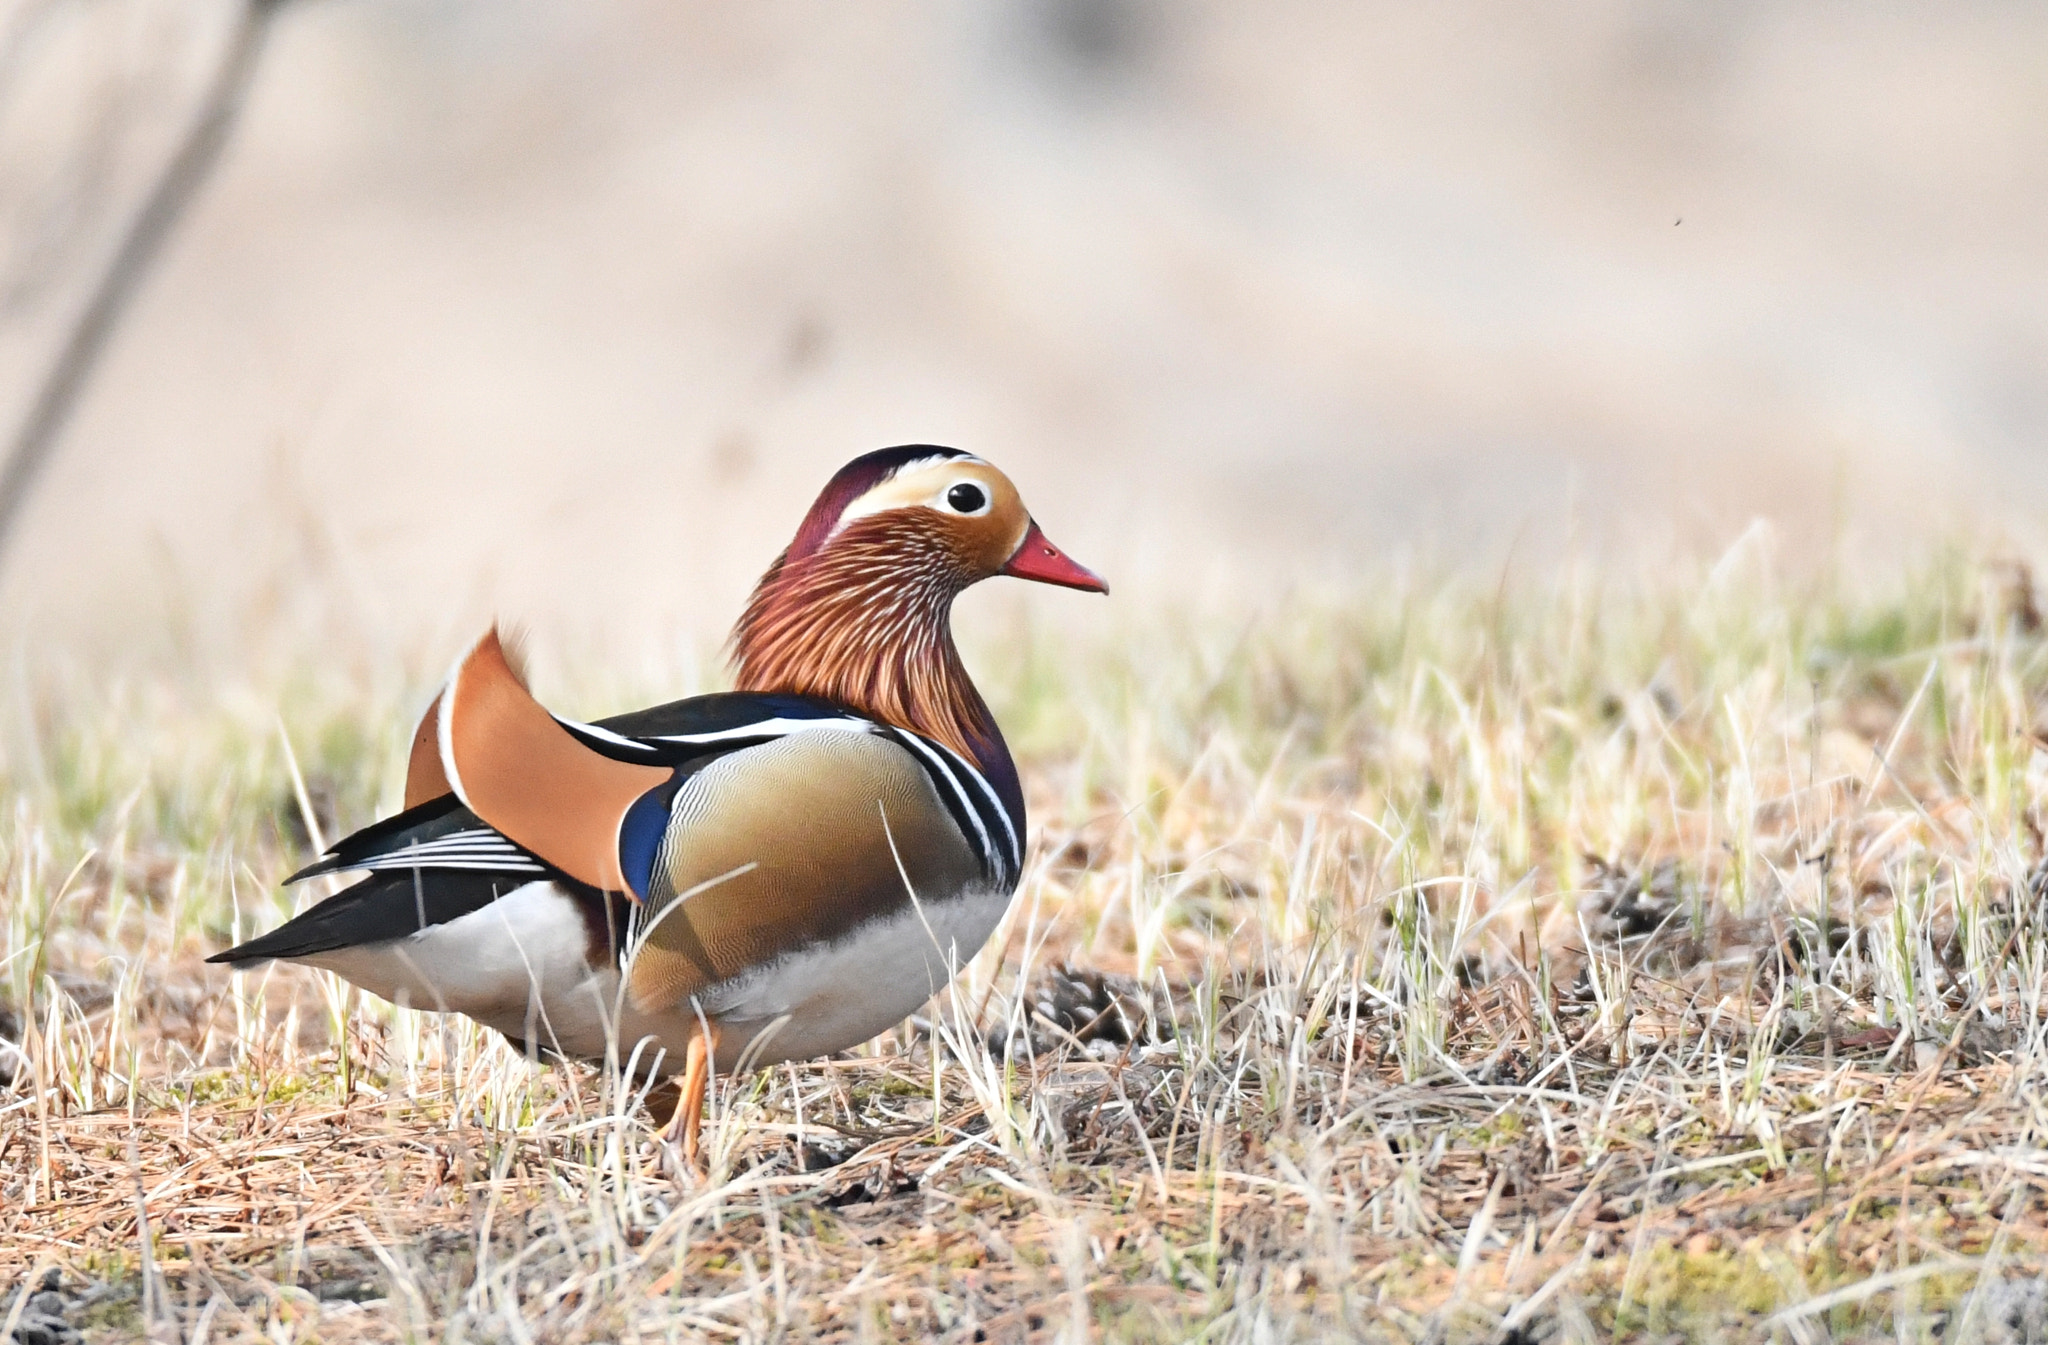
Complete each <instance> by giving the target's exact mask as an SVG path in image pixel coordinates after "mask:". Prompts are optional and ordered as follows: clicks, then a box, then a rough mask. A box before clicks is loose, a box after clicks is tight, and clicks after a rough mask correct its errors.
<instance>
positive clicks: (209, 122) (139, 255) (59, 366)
mask: <svg viewBox="0 0 2048 1345" xmlns="http://www.w3.org/2000/svg"><path fill="white" fill-rule="evenodd" d="M283 6H284V0H244V3H243V5H242V10H241V13H240V14H239V15H238V16H237V18H236V20H235V27H234V31H233V32H232V33H230V34H229V36H228V39H227V42H226V43H225V44H224V45H223V47H222V49H221V55H220V64H219V66H218V68H216V69H215V71H214V75H213V80H212V82H211V84H210V85H209V86H208V87H207V90H206V94H205V97H204V98H203V99H202V100H201V102H200V104H199V110H198V112H197V113H196V114H194V116H193V118H192V125H191V126H190V127H189V128H188V129H187V130H186V132H185V137H184V139H183V140H182V141H181V142H180V143H179V145H178V148H177V151H176V153H174V154H172V155H171V157H170V159H169V160H168V161H167V162H166V163H165V164H164V169H163V172H162V174H161V175H159V176H158V178H157V180H156V183H155V184H154V185H153V186H152V187H151V188H150V190H149V193H148V195H147V196H145V197H144V198H143V200H142V203H141V205H140V206H138V207H137V209H136V211H135V216H134V218H133V219H131V220H130V221H129V222H128V227H127V230H126V231H125V232H124V233H123V235H122V237H121V243H120V246H119V247H118V248H116V249H115V250H114V254H113V256H112V258H111V259H110V260H109V261H108V263H107V269H106V271H105V273H104V274H103V275H101V277H100V279H99V283H98V285H97V286H96V287H95V288H94V290H93V292H92V297H91V298H90V299H89V300H88V301H87V302H86V304H85V306H84V307H83V308H81V309H80V310H79V313H78V317H77V319H76V321H75V322H73V324H72V327H71V331H70V334H69V335H68V336H66V337H65V340H64V344H63V345H62V346H61V347H60V348H59V349H58V352H57V357H56V359H55V360H54V361H53V362H52V363H51V365H50V371H49V373H48V374H46V375H45V376H44V378H43V383H42V387H41V388H40V389H39V390H38V391H37V393H36V398H35V401H34V402H33V403H32V404H31V405H30V407H29V411H28V414H27V416H26V417H24V418H23V420H22V423H21V427H20V429H18V430H17V431H16V432H15V435H14V442H13V443H12V445H10V447H9V448H8V452H7V460H6V465H5V466H4V467H0V556H4V555H5V552H6V548H7V544H8V541H9V540H10V538H11V537H12V535H13V532H14V527H15V524H16V523H17V522H18V521H19V518H20V515H21V510H22V506H23V505H24V504H25V503H26V502H27V499H28V493H29V490H30V488H31V487H32V486H33V485H34V484H35V479H36V476H37V474H38V473H40V472H41V471H42V469H43V466H44V465H45V464H46V463H47V462H48V461H49V458H50V455H51V453H52V451H53V450H54V449H55V447H56V445H57V441H58V439H59V437H60V436H61V435H62V434H63V432H64V427H65V425H66V424H67V423H68V422H69V421H70V419H71V413H72V412H73V411H74V410H76V409H77V406H78V400H79V396H80V394H81V393H83V391H84V390H85V386H86V384H87V382H88V381H89V380H90V379H91V377H92V374H93V371H94V369H95V368H97V367H98V365H99V361H100V357H101V355H103V354H104V353H105V352H106V347H107V343H108V341H109V340H110V339H111V338H112V337H113V334H114V332H115V330H116V329H117V328H118V327H119V326H120V323H121V319H122V317H123V316H124V315H125V314H126V313H127V311H128V306H129V304H130V303H131V302H133V300H134V298H135V294H136V292H137V291H138V290H139V289H140V288H141V285H142V281H143V280H144V278H145V277H147V275H148V274H149V269H150V267H151V266H153V265H154V264H155V262H156V259H157V257H158V255H159V254H160V253H161V252H162V250H163V245H164V242H165V240H166V239H167V238H169V237H170V235H171V232H172V230H173V229H175V228H176V227H177V223H178V221H179V219H180V218H182V217H183V216H184V213H185V210H186V208H187V207H188V206H189V205H191V203H192V198H193V197H194V196H196V195H197V194H198V192H199V189H200V188H201V187H202V186H203V185H205V182H206V179H207V178H208V177H209V176H210V175H211V174H212V172H213V170H214V167H215V166H216V165H217V164H218V163H219V161H220V154H221V150H222V149H223V148H224V147H225V146H226V144H227V141H228V136H229V134H230V133H231V132H232V131H233V129H234V125H235V120H236V118H237V117H238V116H239V115H240V114H241V110H242V104H243V102H244V101H245V100H246V98H247V96H248V92H249V88H250V85H251V84H252V83H253V82H254V80H255V75H256V66H257V61H258V58H259V57H260V56H261V54H262V51H263V44H264V39H265V38H266V37H267V35H268V33H269V29H270V21H271V19H272V17H273V16H274V15H275V14H276V13H277V11H278V10H279V9H281V8H283Z"/></svg>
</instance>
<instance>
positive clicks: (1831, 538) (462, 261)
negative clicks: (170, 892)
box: [0, 0, 2048, 658]
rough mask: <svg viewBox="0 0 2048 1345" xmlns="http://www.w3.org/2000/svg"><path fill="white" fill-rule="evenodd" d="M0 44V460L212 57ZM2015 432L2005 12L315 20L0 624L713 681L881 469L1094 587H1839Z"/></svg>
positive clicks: (680, 12) (426, 7)
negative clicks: (1590, 560) (1019, 532)
mask: <svg viewBox="0 0 2048 1345" xmlns="http://www.w3.org/2000/svg"><path fill="white" fill-rule="evenodd" d="M10 3H11V8H9V9H8V10H7V17H6V20H5V21H4V22H0V43H4V47H0V97H4V103H0V230H4V236H0V283H4V284H5V286H6V288H5V290H4V292H0V417H4V421H0V423H4V424H6V425H9V426H11V425H12V424H13V423H14V420H15V419H16V418H17V417H18V415H19V411H20V407H21V404H22V401H23V399H24V397H25V396H26V393H27V389H28V388H29V387H31V386H32V383H33V379H34V377H35V376H36V375H37V374H38V373H39V372H40V370H41V368H42V366H43V363H44V361H45V360H46V359H47V358H48V351H49V349H50V347H51V343H52V342H53V341H54V339H55V334H56V333H57V331H58V330H59V329H60V326H61V323H62V322H63V321H64V319H65V318H66V316H67V315H68V313H69V312H70V311H71V310H72V308H73V307H74V306H75V304H76V302H77V298H78V295H79V293H80V289H81V286H82V284H83V282H84V280H85V278H86V277H87V276H89V275H90V273H91V271H92V268H93V267H94V265H95V264H96V263H97V261H98V259H99V258H100V257H101V256H102V255H103V254H104V251H105V249H106V247H107V245H108V240H109V239H110V237H111V236H112V230H113V228H114V226H115V224H116V223H117V221H118V220H119V218H120V217H121V213H122V211H123V210H124V209H126V208H127V206H128V204H129V203H130V202H131V201H132V200H133V197H134V194H135V193H136V192H137V191H138V190H139V188H140V184H141V183H142V182H143V181H144V180H145V177H146V174H147V172H148V170H149V169H150V167H151V166H152V165H153V164H154V163H156V162H158V161H159V160H160V158H161V155H162V153H163V147H164V145H165V144H166V143H167V141H168V138H169V137H170V135H171V134H172V133H173V132H174V131H175V130H176V128H177V127H178V125H179V124H180V121H181V119H182V118H183V117H184V116H185V115H186V111H187V109H189V107H190V105H191V101H192V96H193V91H194V89H195V88H196V87H197V84H198V81H199V80H200V79H201V78H202V76H203V73H204V71H205V69H206V64H207V61H208V60H209V59H210V54H211V52H212V51H213V49H214V47H215V44H216V43H217V42H218V40H219V37H220V34H221V32H222V31H223V17H222V16H223V14H224V11H223V10H222V9H221V8H220V7H219V6H218V5H217V4H209V3H206V2H204V0H10ZM2044 439H2048V8H2044V7H2041V6H2038V5H2034V4H2023V3H1999V2H1997V0H1968V2H1952V3H1943V4H1938V5H1937V4H1932V3H1929V4H1920V5H1905V4H1877V3H1854V4H1850V3H1822V2H1821V0H1784V2H1783V3H1776V2H1769V3H1767V2H1764V0H1748V2H1745V0H1717V2H1716V3H1712V4H1703V3H1699V2H1698V0H1684V2H1683V3H1680V2H1678V0H1658V2H1653V3H1635V4H1619V3H1614V4H1598V3H1588V4H1582V5H1575V6H1570V7H1552V6H1528V5H1524V4H1519V3H1513V2H1512V0H1497V2H1489V3H1438V2H1435V0H1432V3H1429V4H1415V3H1406V4H1381V5H1375V4H1354V5H1340V4H1336V3H1331V4H1294V3H1272V4H1259V5H1228V4H1222V3H1196V2H1194V0H1173V2H1172V3H1169V2H1168V0H982V2H980V3H972V4H963V3H922V4H919V3H901V4H879V3H878V4H854V5H829V4H815V3H813V4H788V3H749V4H745V5H730V4H710V3H690V4H683V3H676V2H675V0H640V2H638V3H629V2H627V0H617V2H607V3H594V2H593V0H300V3H298V4H296V5H295V6H294V7H292V8H291V9H289V10H288V11H287V12H286V13H285V14H284V15H283V16H282V18H281V19H280V21H279V25H278V28H277V31H276V40H275V44H274V46H273V47H272V48H271V50H270V51H269V52H268V54H267V57H266V62H265V65H264V68H263V70H262V72H261V74H260V82H259V86H258V88H257V91H256V94H255V96H254V100H253V102H252V103H251V104H250V106H249V108H248V111H247V116H246V119H245V121H244V122H243V123H242V125H241V127H240V129H239V132H238V135H237V138H236V141H235V143H234V144H233V145H232V146H231V148H230V151H229V154H228V158H227V159H226V161H225V162H224V164H223V166H222V169H221V172H220V173H219V175H218V177H217V178H216V180H215V181H214V182H213V183H212V184H211V185H210V187H209V188H208V190H207V191H206V193H205V194H204V196H203V197H202V198H201V200H200V202H199V204H198V206H197V207H196V209H195V210H194V212H193V213H192V215H191V216H190V217H189V218H188V219H187V220H186V221H185V224H184V226H183V228H182V229H181V231H180V233H179V235H178V236H177V238H176V239H175V240H174V242H173V244H172V247H171V248H170V250H169V252H168V254H167V255H166V257H165V259H164V264H163V265H162V267H161V269H160V270H159V271H158V272H157V273H156V274H155V275H154V276H153V277H152V278H151V281H150V283H149V286H148V289H147V291H146V293H145V294H144V295H143V297H142V300H141V302H140V303H139V305H138V307H137V309H136V311H135V313H134V314H133V316H132V319H131V321H130V322H129V323H128V325H127V326H126V327H125V328H124V329H123V331H122V333H121V335H120V338H119V341H118V344H117V346H116V348H115V349H114V350H113V352H112V354H111V357H110V358H109V360H108V361H107V363H106V365H105V366H104V368H103V370H102V372H101V374H100V377H99V378H98V380H97V381H96V383H95V384H94V386H93V388H92V390H91V393H90V396H89V399H88V401H87V404H86V405H85V407H84V409H83V411H82V413H81V414H80V416H79V417H78V418H77V420H76V421H75V422H74V424H73V426H72V428H71V432H70V433H69V435H68V436H67V439H66V441H65V443H64V445H63V447H62V449H61V451H60V454H59V456H58V458H57V460H56V462H55V464H54V466H53V468H52V469H51V470H50V471H49V472H48V473H47V474H46V476H45V477H44V478H43V480H42V481H41V483H40V487H39V490H38V492H37V496H36V498H35V500H34V502H33V504H32V507H31V509H30V512H29V514H28V516H27V517H26V518H25V519H24V521H23V525H22V527H21V529H20V531H19V533H18V535H17V536H16V538H15V540H14V544H13V546H12V548H11V550H10V552H9V554H8V555H7V556H6V557H5V560H4V570H0V618H4V620H5V621H6V622H7V624H8V627H9V629H10V630H11V631H12V632H13V633H14V636H15V639H16V641H17V642H40V643H41V644H45V645H48V644H55V645H76V646H77V647H80V648H103V649H118V648H121V647H124V646H133V647H140V646H142V645H145V644H149V643H151V642H160V641H161V640H162V639H163V638H165V636H164V632H169V637H168V638H170V639H171V640H173V641H175V642H182V643H184V644H188V645H189V644H193V643H197V644H199V645H201V646H206V645H209V644H218V645H220V646H222V647H228V646H231V645H233V644H234V643H235V642H236V641H238V640H245V639H248V638H251V637H256V638H271V639H285V640H287V641H291V640H313V639H336V638H355V637H361V638H366V639H370V640H373V641H375V642H377V643H379V644H384V643H386V642H389V643H391V644H393V645H396V646H402V647H405V648H415V647H416V648H420V649H432V650H436V651H440V652H436V653H435V655H434V656H435V657H437V658H438V657H441V656H442V655H443V653H445V651H446V650H448V649H452V648H453V646H454V644H455V643H456V642H457V641H458V640H459V639H460V638H462V636H464V635H466V634H467V633H469V631H470V630H471V629H472V628H473V627H474V625H475V624H476V623H477V622H478V621H479V620H481V619H482V618H483V617H484V616H486V615H488V614H490V613H492V612H502V613H505V614H508V615H513V616H517V617H520V618H522V619H524V620H526V621H527V622H528V623H529V624H532V625H534V626H536V627H538V628H539V630H540V632H541V633H542V634H543V635H544V636H545V637H547V638H550V639H554V640H556V641H558V642H568V643H573V644H576V645H577V647H579V648H591V647H605V646H609V645H618V646H620V647H625V648H637V649H660V648H663V647H666V646H668V645H670V644H674V643H677V642H680V643H683V644H688V643H690V642H693V641H694V642H700V643H701V642H704V641H708V640H711V639H715V638H716V636H717V635H718V634H720V633H721V632H722V631H723V629H724V626H725V624H726V622H727V621H728V620H729V619H730V617H731V615H732V614H733V612H734V610H735V609H736V605H737V603H738V601H739V599H740V597H741V595H742V594H743V593H744V590H745V588H746V586H747V584H748V583H749V582H750V581H751V579H752V578H753V576H754V575H755V574H756V573H758V571H759V570H760V568H761V567H762V566H763V565H764V564H765V563H766V562H767V561H768V560H769V559H770V558H771V557H772V555H773V554H774V553H775V551H776V549H777V548H778V547H779V546H780V544H781V543H782V541H783V540H784V539H785V537H786V535H787V533H788V532H789V530H790V529H791V528H792V527H793V525H794V522H795V520H796V518H797V517H798V516H799V515H800V514H801V512H802V510H803V509H804V507H805V506H806V504H807V503H808V502H809V500H810V498H811V496H812V494H813V493H814V492H815V491H816V490H817V488H818V487H819V486H820V485H821V484H822V482H823V480H824V479H825V477H826V476H827V475H828V474H829V472H830V471H831V470H832V469H833V468H834V467H836V466H837V465H838V464H839V463H840V462H841V461H843V460H844V459H846V458H848V457H850V456H852V455H853V454H855V453H857V452H861V451H864V450H866V449H868V448H871V447H876V446H879V445H882V444H888V443H895V442H903V441H934V442H942V443H950V444H956V445H960V446H963V447H968V448H971V449H973V450H976V451H979V452H983V453H985V454H986V455H988V456H989V457H991V458H992V459H993V460H995V461H996V462H997V463H999V464H1000V465H1002V466H1003V467H1005V468H1006V469H1008V470H1009V471H1010V473H1011V474H1012V475H1013V476H1014V477H1015V478H1016V479H1017V480H1018V482H1019V483H1020V485H1021V486H1022V488H1023V490H1024V492H1025V495H1026V498H1027V500H1029V501H1030V502H1031V504H1032V505H1033V507H1034V509H1035V511H1036V512H1037V514H1038V516H1039V518H1040V520H1041V522H1042V523H1044V525H1045V526H1046V528H1047V531H1048V532H1049V533H1050V534H1051V535H1052V536H1053V537H1054V538H1055V539H1056V540H1059V541H1062V542H1063V543H1064V544H1065V545H1067V546H1068V547H1069V548H1070V549H1071V550H1072V551H1074V552H1075V554H1077V555H1079V556H1080V557H1082V558H1083V559H1084V560H1086V561H1088V562H1090V563H1091V564H1094V565H1096V566H1097V567H1098V568H1100V569H1102V570H1103V571H1105V572H1106V573H1108V574H1110V575H1111V576H1112V578H1114V579H1116V580H1117V581H1118V583H1119V596H1118V599H1117V600H1116V601H1118V602H1137V603H1146V602H1152V601H1155V600H1157V599H1159V598H1162V597H1171V596H1180V597H1184V598H1190V599H1193V600H1196V601H1205V600H1209V599H1211V598H1214V597H1215V596H1216V595H1217V594H1219V593H1221V592H1224V591H1230V592H1234V593H1237V594H1239V595H1242V594H1244V593H1247V592H1259V591H1262V590H1264V589H1267V588H1271V587H1288V586H1294V585H1299V584H1303V583H1315V584H1322V583H1328V582H1332V581H1341V580H1342V578H1343V577H1344V576H1346V575H1357V574H1364V575H1370V574H1374V573H1379V572H1382V571H1384V570H1385V569H1386V567H1387V566H1389V564H1391V563H1393V562H1394V561H1396V560H1397V559H1398V558H1400V557H1404V556H1406V557H1421V558H1424V559H1425V560H1434V561H1445V562H1452V563H1456V562H1461V561H1471V562H1473V563H1480V564H1486V565H1498V564H1501V563H1503V561H1504V560H1505V559H1506V558H1508V557H1510V556H1514V557H1517V558H1524V559H1526V558H1531V557H1540V556H1542V555H1545V554H1550V555H1555V554H1557V553H1558V552H1559V550H1560V548H1565V547H1568V546H1580V547H1595V548H1598V549H1600V551H1601V554H1604V555H1613V556H1625V555H1629V554H1633V553H1634V552H1636V551H1645V552H1652V553H1660V552H1668V551H1669V550H1671V549H1673V548H1676V549H1679V550H1711V549H1713V548H1716V547H1719V546H1721V545H1725V544H1726V542H1727V541H1728V539H1730V538H1731V537H1733V536H1735V535H1736V534H1737V533H1739V532H1740V531H1741V529H1742V527H1743V526H1744V524H1745V523H1746V522H1747V520H1748V519H1749V518H1750V517H1752V516H1753V515H1764V516H1768V517H1771V518H1773V519H1774V520H1776V522H1777V525H1778V528H1779V532H1780V535H1781V536H1782V537H1785V538H1787V539H1789V541H1790V544H1791V545H1792V546H1794V547H1806V548H1808V549H1810V550H1814V551H1821V552H1824V551H1825V550H1826V549H1827V548H1829V547H1831V546H1834V545H1836V544H1837V543H1838V542H1839V543H1841V544H1843V545H1852V546H1854V547H1857V548H1860V549H1861V550H1860V554H1870V555H1877V556H1882V555H1884V554H1885V553H1886V552H1888V551H1897V550H1900V549H1910V547H1911V546H1913V545H1915V544H1917V542H1918V541H1920V540H1922V539H1925V538H1928V537H1931V536H1937V535H1940V534H1942V533H1945V532H1949V531H1953V530H1956V529H1961V528H1967V529H1969V530H1971V533H1970V535H1972V536H1984V535H1986V534H1987V533H1992V532H1996V531H1997V530H2000V529H2008V530H2013V531H2015V532H2017V533H2020V534H2029V530H2030V529H2031V528H2032V526H2033V525H2032V520H2033V518H2034V517H2035V516H2036V515H2037V513H2038V512H2039V511H2040V510H2041V509H2042V507H2043V506H2044V505H2048V457H2044V454H2043V447H2044ZM2029 535H2030V534H2029ZM1532 563H1533V562H1532ZM998 600H999V601H1001V600H1003V599H998ZM1042 605H1043V606H1045V607H1046V608H1048V609H1058V610H1059V612H1060V615H1058V616H1057V617H1056V618H1054V619H1057V620H1060V621H1069V620H1071V621H1079V622H1090V621H1103V620H1109V619H1111V618H1108V617H1104V616H1102V615H1100V613H1099V611H1098V610H1096V609H1089V610H1088V611H1086V612H1081V611H1080V610H1079V609H1080V608H1081V607H1084V606H1086V605H1085V604H1082V603H1081V601H1080V600H1079V599H1075V600H1074V601H1073V602H1072V603H1069V602H1065V601H1063V600H1060V599H1058V598H1053V597H1046V598H1044V599H1043V604H1042Z"/></svg>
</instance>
